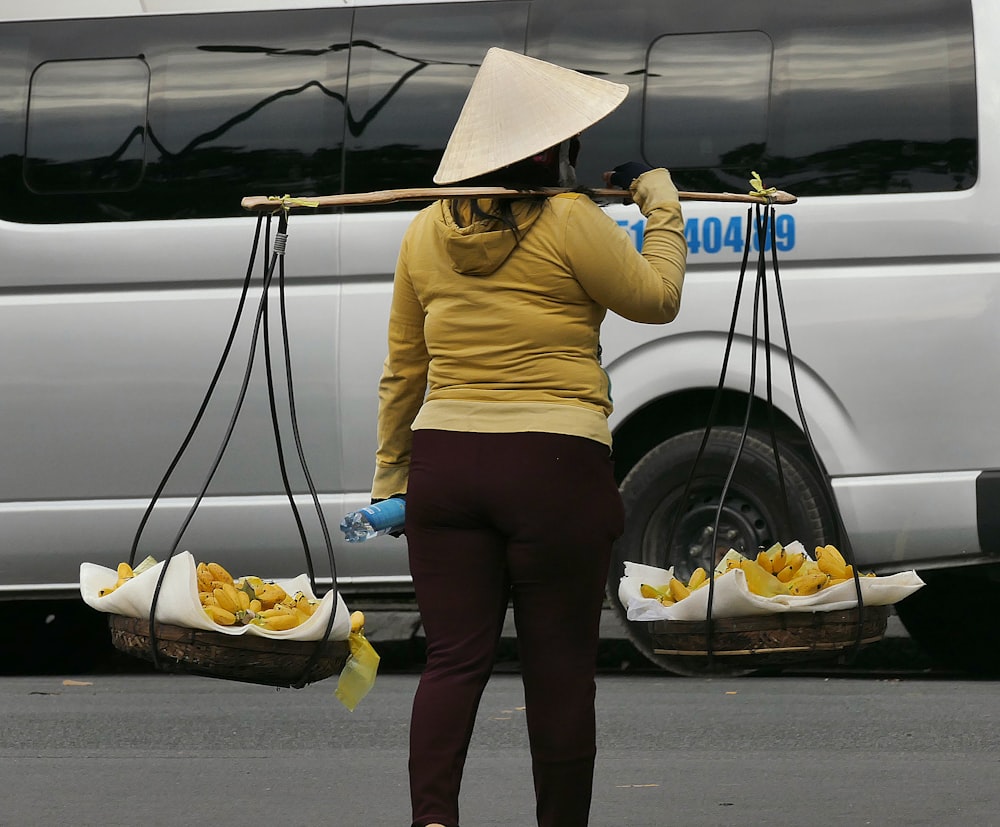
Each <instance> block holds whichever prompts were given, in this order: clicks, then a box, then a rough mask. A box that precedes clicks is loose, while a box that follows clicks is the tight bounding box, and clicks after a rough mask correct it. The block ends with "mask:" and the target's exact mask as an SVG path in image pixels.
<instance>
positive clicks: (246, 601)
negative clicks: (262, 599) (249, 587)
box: [233, 586, 250, 612]
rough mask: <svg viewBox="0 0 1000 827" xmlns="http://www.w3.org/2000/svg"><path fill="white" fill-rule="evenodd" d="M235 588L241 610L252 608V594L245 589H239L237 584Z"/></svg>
mask: <svg viewBox="0 0 1000 827" xmlns="http://www.w3.org/2000/svg"><path fill="white" fill-rule="evenodd" d="M233 590H234V591H235V592H236V602H237V604H238V606H239V610H240V611H241V612H245V611H246V610H247V609H249V608H250V595H248V594H247V593H246V592H245V591H243V589H237V588H236V587H235V586H234V587H233Z"/></svg>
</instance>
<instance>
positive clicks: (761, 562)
mask: <svg viewBox="0 0 1000 827" xmlns="http://www.w3.org/2000/svg"><path fill="white" fill-rule="evenodd" d="M757 565H758V566H760V567H761V568H762V569H764V571H766V572H767V573H768V574H775V573H776V572H775V571H774V569H773V568H771V557H770V555H769V554H768V553H767V552H766V551H764V549H761V550H760V551H758V552H757Z"/></svg>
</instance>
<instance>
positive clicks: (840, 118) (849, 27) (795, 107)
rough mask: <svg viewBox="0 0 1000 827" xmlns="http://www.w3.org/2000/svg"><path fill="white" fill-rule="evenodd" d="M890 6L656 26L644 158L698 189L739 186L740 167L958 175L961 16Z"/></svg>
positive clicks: (959, 181) (869, 175) (812, 189)
mask: <svg viewBox="0 0 1000 827" xmlns="http://www.w3.org/2000/svg"><path fill="white" fill-rule="evenodd" d="M876 5H878V4H876ZM943 5H949V6H950V5H954V4H951V3H948V4H943ZM894 9H895V13H894V14H893V15H891V16H883V17H880V16H879V15H878V14H877V12H873V13H872V14H871V15H865V16H861V15H855V16H854V17H853V18H851V17H850V16H845V15H840V14H838V13H836V12H833V13H828V14H823V13H821V15H822V16H825V17H827V18H828V19H826V20H820V19H816V20H807V21H802V20H801V19H800V20H798V21H797V22H798V25H797V26H796V27H795V28H791V27H789V26H788V21H786V20H784V19H778V18H776V19H775V22H774V28H773V29H770V30H768V31H767V32H766V35H767V36H766V37H765V35H764V34H763V33H762V34H759V35H757V40H756V42H755V40H754V39H753V36H752V35H747V34H739V33H734V34H727V35H672V36H668V37H664V38H661V39H660V40H658V41H656V42H655V43H654V44H653V48H652V49H651V50H650V53H649V62H648V67H647V79H646V99H645V113H646V122H647V124H653V125H656V126H657V128H655V129H648V128H647V130H646V131H645V132H644V143H643V149H644V152H645V154H646V157H647V158H648V159H649V161H650V162H651V163H655V164H665V165H669V166H671V168H672V169H674V170H676V171H677V175H678V178H680V179H682V180H687V181H694V182H696V183H697V184H698V185H700V187H705V188H719V187H722V188H730V187H734V186H739V187H741V188H744V187H743V184H744V183H745V182H744V180H743V179H745V178H746V174H745V172H746V171H747V170H749V169H759V170H760V171H761V172H762V174H763V175H764V176H765V178H766V179H767V182H768V183H770V184H773V185H776V186H779V187H781V188H782V189H786V190H789V191H792V192H795V193H796V194H797V195H831V194H832V195H836V194H861V193H880V192H925V191H935V190H952V189H964V188H967V187H971V186H972V185H973V184H974V183H975V179H976V118H975V75H974V71H975V68H974V62H973V44H972V29H971V20H970V19H969V18H968V15H967V14H966V15H965V17H964V20H963V19H962V18H961V17H958V16H956V17H954V18H952V17H947V18H946V17H945V16H944V15H942V14H941V13H940V9H938V10H937V13H928V12H927V11H926V9H927V4H911V5H903V4H899V5H896V4H894ZM966 11H968V10H967V9H966ZM818 16H820V15H818ZM765 41H773V43H774V55H773V59H772V55H771V52H770V49H769V48H767V47H766V45H765ZM727 74H728V75H729V78H730V84H729V85H728V87H727V84H726V82H725V76H726V75H727ZM700 187H699V188H700Z"/></svg>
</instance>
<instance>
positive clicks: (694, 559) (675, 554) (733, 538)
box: [642, 488, 773, 579]
mask: <svg viewBox="0 0 1000 827" xmlns="http://www.w3.org/2000/svg"><path fill="white" fill-rule="evenodd" d="M720 493H721V492H720V490H719V489H718V488H715V489H700V490H697V491H695V492H694V493H692V494H691V496H690V497H689V500H688V502H689V503H690V505H689V506H688V509H687V510H686V512H685V513H684V515H683V517H682V518H681V520H680V522H679V523H678V525H677V528H676V531H675V534H674V538H673V543H672V544H671V548H669V549H668V547H667V546H668V543H670V533H671V530H672V529H673V525H672V524H673V521H674V518H675V517H674V515H675V514H676V512H677V504H678V501H679V499H680V497H679V496H672V497H667V498H666V499H664V500H663V502H662V503H660V505H659V506H658V507H657V508H656V510H655V511H654V512H653V514H652V516H651V519H650V520H649V522H648V524H647V527H646V531H645V534H644V535H643V538H642V562H644V563H646V564H648V565H652V566H659V567H661V568H669V567H670V566H673V567H674V573H675V575H676V576H677V577H679V578H685V579H686V578H687V577H690V575H691V572H692V571H694V570H695V569H696V568H698V567H699V566H701V567H703V568H705V569H709V570H711V569H712V568H714V567H715V565H716V563H718V562H719V560H721V559H722V557H723V556H725V554H726V552H727V551H729V549H731V548H732V549H736V551H738V552H740V553H741V554H744V555H746V554H748V552H750V553H755V552H756V550H757V549H758V548H760V547H762V546H763V547H766V546H767V545H770V539H769V538H770V536H771V535H772V533H773V531H772V527H771V525H770V522H769V520H768V518H767V516H766V514H765V512H764V511H763V509H762V508H761V507H760V504H759V503H757V502H755V501H754V500H753V499H752V498H751V497H749V496H747V495H746V494H745V493H743V492H739V491H732V490H731V491H730V492H728V494H727V497H726V502H725V504H724V506H723V508H722V512H721V514H719V494H720ZM717 516H718V518H719V535H718V540H717V541H716V542H714V543H713V541H712V533H713V529H714V527H715V520H716V517H717Z"/></svg>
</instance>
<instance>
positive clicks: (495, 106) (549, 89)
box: [434, 48, 628, 184]
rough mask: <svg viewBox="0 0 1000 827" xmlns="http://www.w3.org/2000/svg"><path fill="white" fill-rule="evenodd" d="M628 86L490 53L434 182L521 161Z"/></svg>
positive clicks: (582, 123)
mask: <svg viewBox="0 0 1000 827" xmlns="http://www.w3.org/2000/svg"><path fill="white" fill-rule="evenodd" d="M627 94H628V87H627V86H626V85H624V84H621V83H611V82H610V81H607V80H601V79H600V78H595V77H590V76H589V75H584V74H581V73H579V72H574V71H573V70H572V69H565V68H563V67H562V66H556V65H554V64H552V63H546V62H545V61H543V60H538V59H536V58H533V57H527V56H526V55H522V54H518V53H517V52H509V51H507V50H506V49H499V48H492V49H490V50H489V51H488V52H487V53H486V57H485V58H484V59H483V64H482V66H480V67H479V71H478V72H477V73H476V77H475V80H473V82H472V88H471V89H470V90H469V96H468V97H467V98H466V99H465V105H464V106H463V107H462V112H461V113H460V114H459V116H458V121H457V122H456V124H455V128H454V129H453V130H452V133H451V138H449V139H448V145H447V146H446V147H445V150H444V155H443V156H442V157H441V164H440V166H438V169H437V172H436V173H435V174H434V183H436V184H453V183H455V182H456V181H464V180H466V179H468V178H473V177H475V176H477V175H483V174H485V173H487V172H492V171H493V170H495V169H500V167H505V166H507V165H508V164H512V163H514V162H515V161H521V160H523V159H524V158H529V157H531V156H532V155H535V154H537V153H539V152H543V151H544V150H546V149H548V148H549V147H551V146H555V145H556V144H558V143H559V142H561V141H565V140H566V139H567V138H572V137H573V136H574V135H577V134H578V133H580V132H582V131H583V130H584V129H586V128H587V127H589V126H592V125H593V124H595V123H597V122H598V121H599V120H601V118H604V117H605V116H606V115H608V114H610V113H611V112H613V111H614V110H615V109H616V108H617V107H618V105H619V104H620V103H621V102H622V101H623V100H625V96H626V95H627Z"/></svg>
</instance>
